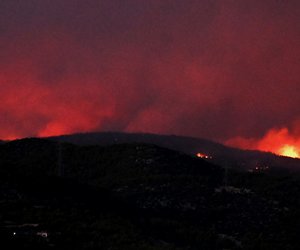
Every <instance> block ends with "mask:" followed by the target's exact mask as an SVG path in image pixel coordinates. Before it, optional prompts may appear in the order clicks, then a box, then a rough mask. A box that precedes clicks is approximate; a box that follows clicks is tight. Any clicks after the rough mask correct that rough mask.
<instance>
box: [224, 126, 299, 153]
mask: <svg viewBox="0 0 300 250" xmlns="http://www.w3.org/2000/svg"><path fill="white" fill-rule="evenodd" d="M226 144H227V145H229V146H233V147H238V148H242V149H250V150H260V151H265V152H272V153H274V154H277V155H282V156H287V157H291V158H300V138H299V135H298V134H297V133H292V132H291V131H289V130H288V129H287V128H281V129H270V130H269V131H268V132H267V133H266V134H265V135H264V136H263V137H262V138H261V139H254V138H243V137H236V138H232V139H230V140H228V141H227V142H226Z"/></svg>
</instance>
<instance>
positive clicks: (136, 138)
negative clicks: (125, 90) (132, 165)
mask: <svg viewBox="0 0 300 250" xmlns="http://www.w3.org/2000/svg"><path fill="white" fill-rule="evenodd" d="M49 139H51V140H55V141H63V142H69V143H74V144H77V145H102V146H106V145H113V144H121V143H150V144H155V145H158V146H161V147H166V148H169V149H173V150H177V151H180V152H184V153H186V154H190V155H195V154H196V153H198V152H201V153H204V154H206V155H209V156H212V159H211V161H212V162H213V163H215V164H218V165H222V166H228V167H234V168H238V169H245V170H250V169H251V170H253V169H254V170H255V167H259V169H260V170H261V169H263V170H266V169H265V167H267V168H268V170H267V171H281V172H284V171H285V170H288V171H297V172H299V171H300V159H294V158H290V157H283V156H278V155H275V154H272V153H268V152H261V151H255V150H241V149H237V148H232V147H227V146H224V145H222V144H220V143H216V142H212V141H209V140H206V139H199V138H193V137H184V136H176V135H156V134H144V133H120V132H98V133H82V134H72V135H62V136H56V137H49Z"/></svg>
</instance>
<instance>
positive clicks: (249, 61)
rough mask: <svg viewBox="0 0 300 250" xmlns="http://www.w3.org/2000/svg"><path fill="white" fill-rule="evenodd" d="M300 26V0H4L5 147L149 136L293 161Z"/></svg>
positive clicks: (298, 126)
mask: <svg viewBox="0 0 300 250" xmlns="http://www.w3.org/2000/svg"><path fill="white" fill-rule="evenodd" d="M299 17H300V2H299V1H298V0H289V1H283V0H264V1H261V0H244V1H235V0H203V1H196V0H185V1H182V0H149V1H148V0H147V1H141V0H126V1H124V0H102V1H97V0H72V1H71V0H43V1H40V0H26V1H19V0H1V2H0V91H1V97H0V100H1V106H0V138H2V139H11V138H17V137H27V136H48V135H56V134H64V133H73V132H84V131H103V130H110V131H112V130H113V131H116V130H118V131H144V132H154V133H167V134H179V135H190V136H195V137H205V138H209V139H213V140H216V141H220V142H225V143H227V144H229V145H234V146H238V147H243V148H256V149H261V150H267V151H273V152H277V153H280V152H279V151H280V150H282V147H284V146H287V145H289V146H293V147H295V150H296V151H297V150H299V148H300V112H299V111H300V105H299V104H300V91H299V89H300V87H299V86H300V75H299V66H300V62H299V58H300V47H299V44H300V27H299V26H300V20H299ZM275 141H276V142H277V143H276V142H275ZM271 142H272V143H273V144H272V145H271ZM278 145H279V146H280V147H279V146H278Z"/></svg>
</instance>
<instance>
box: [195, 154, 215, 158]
mask: <svg viewBox="0 0 300 250" xmlns="http://www.w3.org/2000/svg"><path fill="white" fill-rule="evenodd" d="M196 156H197V157H198V158H202V159H212V157H211V156H209V155H206V154H203V153H197V154H196Z"/></svg>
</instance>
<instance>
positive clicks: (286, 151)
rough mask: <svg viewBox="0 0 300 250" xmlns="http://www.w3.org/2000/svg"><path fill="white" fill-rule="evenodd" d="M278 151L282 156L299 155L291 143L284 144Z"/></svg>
mask: <svg viewBox="0 0 300 250" xmlns="http://www.w3.org/2000/svg"><path fill="white" fill-rule="evenodd" d="M279 153H280V154H281V155H283V156H288V157H292V158H300V155H299V153H298V151H297V149H296V148H295V147H294V146H291V145H284V146H283V147H282V148H281V149H280V150H279Z"/></svg>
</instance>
